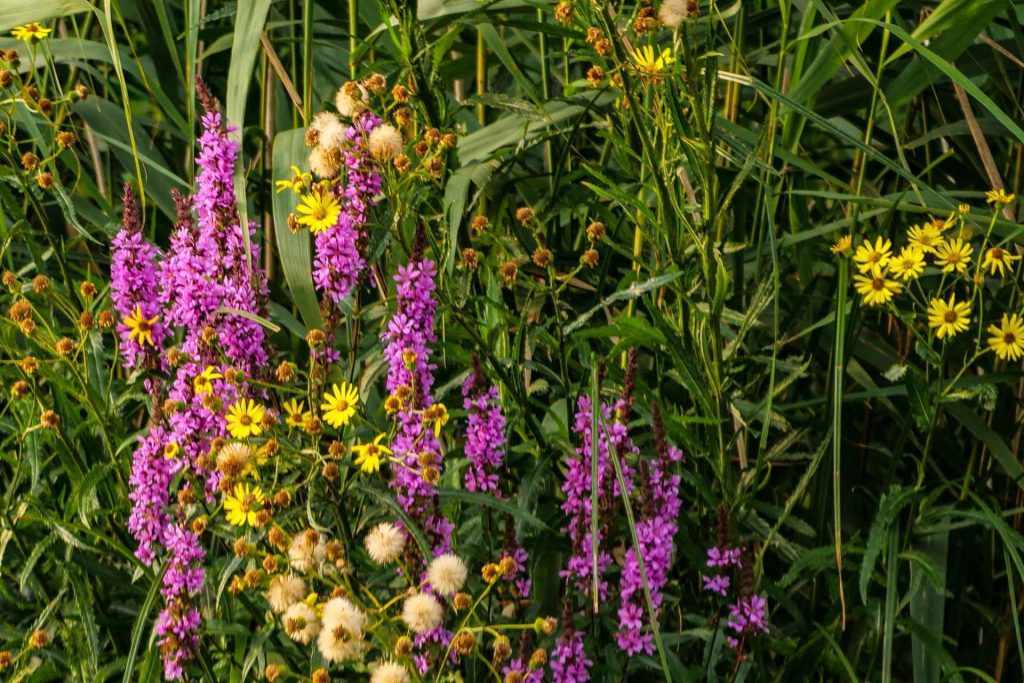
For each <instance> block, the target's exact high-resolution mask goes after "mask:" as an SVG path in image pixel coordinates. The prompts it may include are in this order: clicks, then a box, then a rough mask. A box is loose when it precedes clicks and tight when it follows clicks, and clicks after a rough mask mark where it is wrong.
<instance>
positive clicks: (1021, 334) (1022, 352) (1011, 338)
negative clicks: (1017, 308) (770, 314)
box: [988, 313, 1024, 360]
mask: <svg viewBox="0 0 1024 683" xmlns="http://www.w3.org/2000/svg"><path fill="white" fill-rule="evenodd" d="M988 333H989V334H991V335H992V336H991V337H989V338H988V346H989V348H990V349H992V350H993V351H994V352H995V354H996V355H997V356H999V358H1001V359H1002V360H1020V357H1021V356H1024V321H1022V320H1021V317H1020V316H1019V315H1017V314H1016V313H1011V314H1006V313H1004V314H1003V319H1002V321H1001V322H1000V325H999V327H996V326H995V325H989V326H988Z"/></svg>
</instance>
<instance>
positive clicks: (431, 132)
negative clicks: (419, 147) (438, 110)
mask: <svg viewBox="0 0 1024 683" xmlns="http://www.w3.org/2000/svg"><path fill="white" fill-rule="evenodd" d="M423 139H424V140H425V141H426V142H427V144H429V145H436V144H437V143H439V142H441V131H439V130H438V129H437V128H428V129H427V131H426V132H425V133H424V134H423Z"/></svg>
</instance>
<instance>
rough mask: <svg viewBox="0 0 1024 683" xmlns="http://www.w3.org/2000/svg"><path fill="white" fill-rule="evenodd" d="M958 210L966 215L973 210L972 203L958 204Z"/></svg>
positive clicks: (962, 214)
mask: <svg viewBox="0 0 1024 683" xmlns="http://www.w3.org/2000/svg"><path fill="white" fill-rule="evenodd" d="M956 212H957V213H958V214H960V215H961V216H966V215H967V214H969V213H970V212H971V205H970V204H957V205H956Z"/></svg>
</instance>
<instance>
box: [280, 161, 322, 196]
mask: <svg viewBox="0 0 1024 683" xmlns="http://www.w3.org/2000/svg"><path fill="white" fill-rule="evenodd" d="M291 171H292V177H291V178H289V179H288V180H277V181H275V182H274V184H275V185H277V193H278V194H280V193H282V192H284V191H285V190H291V191H292V192H294V193H295V194H301V193H302V191H303V190H305V189H306V183H309V182H312V181H313V176H311V175H310V174H309V173H303V172H302V171H300V170H299V167H298V166H292V168H291Z"/></svg>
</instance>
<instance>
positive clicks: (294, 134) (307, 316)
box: [272, 128, 323, 328]
mask: <svg viewBox="0 0 1024 683" xmlns="http://www.w3.org/2000/svg"><path fill="white" fill-rule="evenodd" d="M304 135H305V130H304V129H302V128H295V129H293V130H286V131H284V132H282V133H278V134H277V135H276V136H274V151H273V165H272V168H273V174H274V179H275V180H285V179H288V178H291V177H292V171H291V166H292V164H295V163H296V162H297V161H299V159H301V158H302V155H303V150H304V149H305V143H304V141H303V140H304ZM273 205H274V228H275V230H274V237H275V238H276V240H277V254H278V257H279V258H280V259H281V270H282V271H284V279H285V282H287V283H288V291H289V292H291V295H292V301H293V302H294V303H295V306H296V308H298V309H299V315H300V316H301V317H302V321H303V322H304V323H305V324H306V327H307V328H318V327H322V326H323V318H322V317H321V316H320V303H319V302H318V301H317V297H316V290H315V289H314V288H313V249H312V246H311V245H310V236H309V232H308V231H307V230H300V231H299V232H298V233H292V231H291V230H290V229H289V228H288V214H290V213H291V212H292V210H293V209H294V208H295V193H293V192H291V191H287V192H278V193H276V194H275V195H274V200H273Z"/></svg>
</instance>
